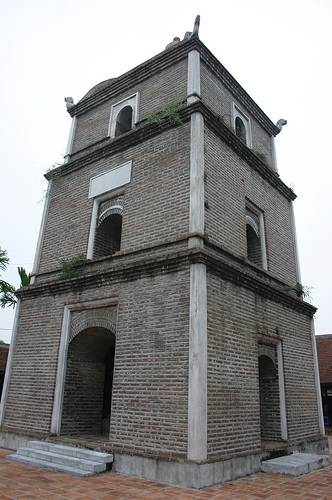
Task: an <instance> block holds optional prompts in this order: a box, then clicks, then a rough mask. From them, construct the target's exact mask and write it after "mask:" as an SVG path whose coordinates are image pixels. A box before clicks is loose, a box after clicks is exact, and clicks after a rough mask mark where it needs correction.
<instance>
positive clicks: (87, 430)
mask: <svg viewBox="0 0 332 500" xmlns="http://www.w3.org/2000/svg"><path fill="white" fill-rule="evenodd" d="M114 353H115V335H114V334H113V333H112V332H111V331H110V330H108V329H106V328H102V327H93V328H86V329H85V330H83V331H81V332H80V333H79V334H78V335H76V336H75V337H74V338H73V340H72V341H71V342H70V344H69V346H68V355H67V370H66V381H65V388H64V400H63V411H62V425H61V434H63V435H70V436H74V435H76V436H77V435H83V436H84V435H90V436H98V435H105V436H108V435H109V428H110V417H111V401H112V385H113V370H114Z"/></svg>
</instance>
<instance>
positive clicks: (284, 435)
mask: <svg viewBox="0 0 332 500" xmlns="http://www.w3.org/2000/svg"><path fill="white" fill-rule="evenodd" d="M277 359H278V382H279V406H280V427H281V439H283V440H284V441H287V439H288V431H287V411H286V395H285V378H284V360H283V355H282V343H281V341H279V342H278V343H277Z"/></svg>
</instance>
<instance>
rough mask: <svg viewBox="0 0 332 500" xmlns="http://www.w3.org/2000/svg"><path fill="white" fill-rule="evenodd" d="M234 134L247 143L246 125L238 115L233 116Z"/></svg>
mask: <svg viewBox="0 0 332 500" xmlns="http://www.w3.org/2000/svg"><path fill="white" fill-rule="evenodd" d="M235 134H236V136H237V137H238V138H239V139H240V141H242V142H243V143H244V144H247V131H246V126H245V124H244V123H243V121H242V120H241V118H240V117H239V116H237V117H236V118H235Z"/></svg>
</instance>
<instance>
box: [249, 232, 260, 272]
mask: <svg viewBox="0 0 332 500" xmlns="http://www.w3.org/2000/svg"><path fill="white" fill-rule="evenodd" d="M247 256H248V260H249V261H250V262H252V263H253V264H256V266H262V249H261V240H260V236H259V233H258V231H255V229H254V228H253V226H252V225H251V224H249V223H247Z"/></svg>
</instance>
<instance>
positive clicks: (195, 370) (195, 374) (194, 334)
mask: <svg viewBox="0 0 332 500" xmlns="http://www.w3.org/2000/svg"><path fill="white" fill-rule="evenodd" d="M206 458H207V280H206V266H205V265H204V264H199V263H197V264H192V265H191V268H190V324H189V387H188V459H189V460H205V459H206Z"/></svg>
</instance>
